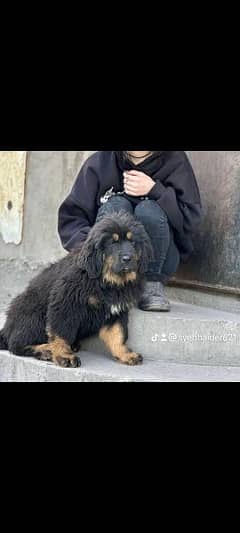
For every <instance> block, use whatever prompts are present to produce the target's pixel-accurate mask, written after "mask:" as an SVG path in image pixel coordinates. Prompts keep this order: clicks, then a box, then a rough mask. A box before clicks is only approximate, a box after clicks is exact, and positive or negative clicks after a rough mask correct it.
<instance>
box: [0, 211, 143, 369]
mask: <svg viewBox="0 0 240 533" xmlns="http://www.w3.org/2000/svg"><path fill="white" fill-rule="evenodd" d="M151 258H152V248H151V243H150V239H149V237H148V235H147V233H146V232H145V230H144V227H143V226H142V224H141V223H140V222H138V221H137V220H136V219H135V218H134V217H132V216H131V215H128V214H125V213H120V214H117V213H116V214H114V215H111V216H108V217H106V218H104V219H103V220H101V221H100V222H98V223H97V224H96V225H95V226H94V227H93V228H92V230H91V231H90V233H89V236H88V239H87V241H86V242H85V243H84V244H83V245H82V247H81V249H80V250H78V251H75V252H74V253H71V254H69V255H68V256H66V257H64V259H62V260H60V261H59V262H57V263H55V264H53V265H51V266H50V267H48V268H47V269H45V270H44V271H43V272H42V273H41V274H40V275H39V276H37V277H36V278H35V279H34V280H33V281H32V282H31V283H30V285H29V286H28V288H27V289H26V291H25V292H24V293H23V294H21V295H20V296H18V297H17V298H16V299H14V300H13V302H12V304H11V305H10V308H9V310H8V314H7V321H6V324H5V326H4V328H3V330H2V331H1V332H0V349H5V350H9V351H10V352H11V353H13V354H16V355H20V356H34V357H37V358H38V359H42V360H45V361H53V362H55V363H56V364H58V365H60V366H64V367H77V366H80V365H81V362H80V360H79V358H78V357H77V356H76V355H75V353H74V352H77V351H79V349H80V343H81V340H82V339H84V338H86V337H90V336H92V335H96V334H98V335H99V336H100V338H101V339H102V340H103V341H104V343H105V344H106V346H107V348H108V350H109V351H110V352H111V354H112V356H113V357H114V358H115V359H117V360H118V361H119V362H121V363H124V364H127V365H137V364H139V363H141V362H142V356H141V355H139V354H136V353H133V352H131V351H130V350H129V349H128V347H127V344H126V342H127V339H128V314H129V310H130V309H131V308H132V307H133V306H134V305H136V304H137V302H138V301H139V299H140V296H141V294H142V288H143V283H144V273H145V272H146V271H147V267H148V263H149V260H150V259H151Z"/></svg>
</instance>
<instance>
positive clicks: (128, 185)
mask: <svg viewBox="0 0 240 533" xmlns="http://www.w3.org/2000/svg"><path fill="white" fill-rule="evenodd" d="M124 186H125V188H126V187H127V188H128V189H132V190H133V191H136V190H137V189H138V186H137V184H132V183H125V184H124Z"/></svg>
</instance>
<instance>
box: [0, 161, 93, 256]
mask: <svg viewBox="0 0 240 533" xmlns="http://www.w3.org/2000/svg"><path fill="white" fill-rule="evenodd" d="M89 154H90V152H85V153H84V152H70V151H66V152H64V151H59V152H50V151H49V152H28V155H27V173H26V186H25V202H24V224H23V239H22V242H21V243H20V244H19V245H18V246H16V245H14V244H7V245H6V244H5V243H4V241H3V238H2V236H1V235H0V257H1V258H2V259H3V258H4V259H22V260H27V261H34V262H38V261H39V262H45V261H51V260H53V259H55V258H58V257H60V256H61V255H62V254H63V253H64V252H63V250H62V247H61V245H60V242H59V239H58V236H57V212H58V208H59V205H60V203H61V201H62V200H63V198H64V197H65V196H66V195H67V193H68V191H69V190H70V188H71V185H72V183H73V181H74V179H75V176H76V173H77V171H78V170H79V168H80V166H81V164H82V162H83V160H84V158H85V157H87V156H88V155H89Z"/></svg>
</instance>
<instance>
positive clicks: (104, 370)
mask: <svg viewBox="0 0 240 533" xmlns="http://www.w3.org/2000/svg"><path fill="white" fill-rule="evenodd" d="M81 360H82V367H81V368H78V369H74V370H69V369H63V368H59V367H56V366H55V365H52V364H49V363H44V362H42V361H37V360H35V359H30V358H22V357H17V356H15V355H11V354H9V353H8V352H3V351H2V352H0V382H80V383H83V382H85V383H90V382H141V383H142V382H148V383H149V382H240V367H227V366H207V365H204V366H198V365H190V364H177V363H168V362H164V361H161V360H160V359H157V358H155V359H154V360H153V359H150V358H148V357H146V358H145V360H144V364H143V365H142V366H138V367H127V366H124V365H120V364H118V363H116V362H114V361H112V360H111V359H110V358H109V357H106V356H103V355H100V354H93V353H90V352H82V353H81Z"/></svg>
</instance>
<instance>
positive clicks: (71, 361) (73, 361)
mask: <svg viewBox="0 0 240 533" xmlns="http://www.w3.org/2000/svg"><path fill="white" fill-rule="evenodd" d="M55 362H56V363H57V364H58V366H61V367H62V368H79V367H80V366H81V360H80V359H79V357H76V356H75V355H69V356H67V357H66V356H65V357H63V356H61V355H59V356H58V357H56V359H55Z"/></svg>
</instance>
